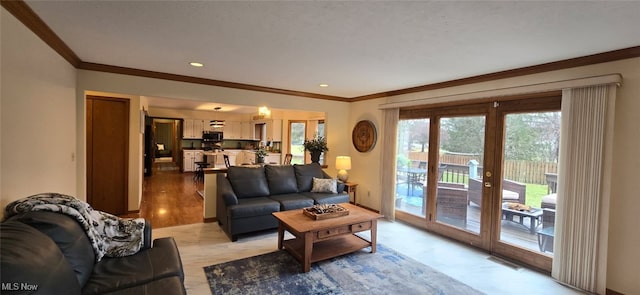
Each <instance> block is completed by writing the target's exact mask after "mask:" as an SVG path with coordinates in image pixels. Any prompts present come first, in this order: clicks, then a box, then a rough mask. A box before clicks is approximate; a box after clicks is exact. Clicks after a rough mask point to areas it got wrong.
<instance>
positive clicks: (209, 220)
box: [202, 217, 218, 223]
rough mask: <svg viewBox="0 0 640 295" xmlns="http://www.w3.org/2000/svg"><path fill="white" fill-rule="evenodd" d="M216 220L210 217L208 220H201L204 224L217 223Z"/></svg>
mask: <svg viewBox="0 0 640 295" xmlns="http://www.w3.org/2000/svg"><path fill="white" fill-rule="evenodd" d="M217 221H218V218H216V217H210V218H202V222H204V223H211V222H217Z"/></svg>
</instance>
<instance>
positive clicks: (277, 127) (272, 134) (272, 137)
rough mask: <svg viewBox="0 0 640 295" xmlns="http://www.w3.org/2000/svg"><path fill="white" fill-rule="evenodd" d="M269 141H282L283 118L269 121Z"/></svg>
mask: <svg viewBox="0 0 640 295" xmlns="http://www.w3.org/2000/svg"><path fill="white" fill-rule="evenodd" d="M266 125H267V141H282V120H280V119H273V120H270V121H267V123H266Z"/></svg>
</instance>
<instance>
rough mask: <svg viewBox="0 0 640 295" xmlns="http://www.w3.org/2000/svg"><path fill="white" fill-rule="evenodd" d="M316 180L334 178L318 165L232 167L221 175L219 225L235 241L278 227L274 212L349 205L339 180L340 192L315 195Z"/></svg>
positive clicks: (218, 185) (218, 206) (338, 188)
mask: <svg viewBox="0 0 640 295" xmlns="http://www.w3.org/2000/svg"><path fill="white" fill-rule="evenodd" d="M314 177H315V178H325V179H326V178H331V177H330V176H329V175H327V174H326V173H325V172H324V171H322V168H321V167H320V165H319V164H317V163H315V164H314V163H312V164H306V165H283V166H271V165H266V166H262V167H243V166H232V167H229V169H228V171H227V174H226V175H225V174H218V176H217V187H218V188H217V189H218V191H217V203H216V205H217V208H216V211H217V212H216V213H217V218H218V223H219V224H220V226H221V227H222V229H223V230H224V231H225V232H226V233H227V235H228V236H229V238H230V239H231V241H234V242H235V241H237V239H238V235H239V234H243V233H249V232H254V231H259V230H265V229H272V228H277V227H278V221H277V220H276V219H275V217H273V215H272V214H271V213H273V212H278V211H285V210H294V209H301V208H304V207H311V206H313V205H314V204H338V203H346V202H349V195H348V194H347V193H345V192H344V184H343V183H341V182H339V181H338V182H337V188H336V193H330V192H311V190H312V186H313V178H314Z"/></svg>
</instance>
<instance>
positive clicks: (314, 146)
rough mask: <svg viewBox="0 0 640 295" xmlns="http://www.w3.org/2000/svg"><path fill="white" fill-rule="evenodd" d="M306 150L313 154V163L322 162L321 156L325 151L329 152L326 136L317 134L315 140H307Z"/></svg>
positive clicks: (304, 144) (305, 141) (305, 142)
mask: <svg viewBox="0 0 640 295" xmlns="http://www.w3.org/2000/svg"><path fill="white" fill-rule="evenodd" d="M303 146H304V149H305V150H306V151H309V153H310V154H311V162H312V163H318V162H320V154H322V152H324V151H328V150H329V148H328V147H327V140H326V139H325V138H324V136H320V135H318V134H317V133H316V135H315V137H314V138H313V139H309V140H307V139H305V140H304V143H303Z"/></svg>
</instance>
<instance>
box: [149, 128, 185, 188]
mask: <svg viewBox="0 0 640 295" xmlns="http://www.w3.org/2000/svg"><path fill="white" fill-rule="evenodd" d="M148 122H149V123H150V124H149V125H147V126H146V128H145V131H146V132H148V133H149V134H145V146H146V147H148V148H146V149H145V163H150V164H151V165H150V166H151V167H145V176H151V175H152V174H153V170H163V171H173V170H179V169H180V166H179V163H180V161H181V159H182V155H181V146H182V144H181V140H180V139H181V137H182V127H181V125H182V121H181V120H179V119H172V118H149V119H148Z"/></svg>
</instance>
